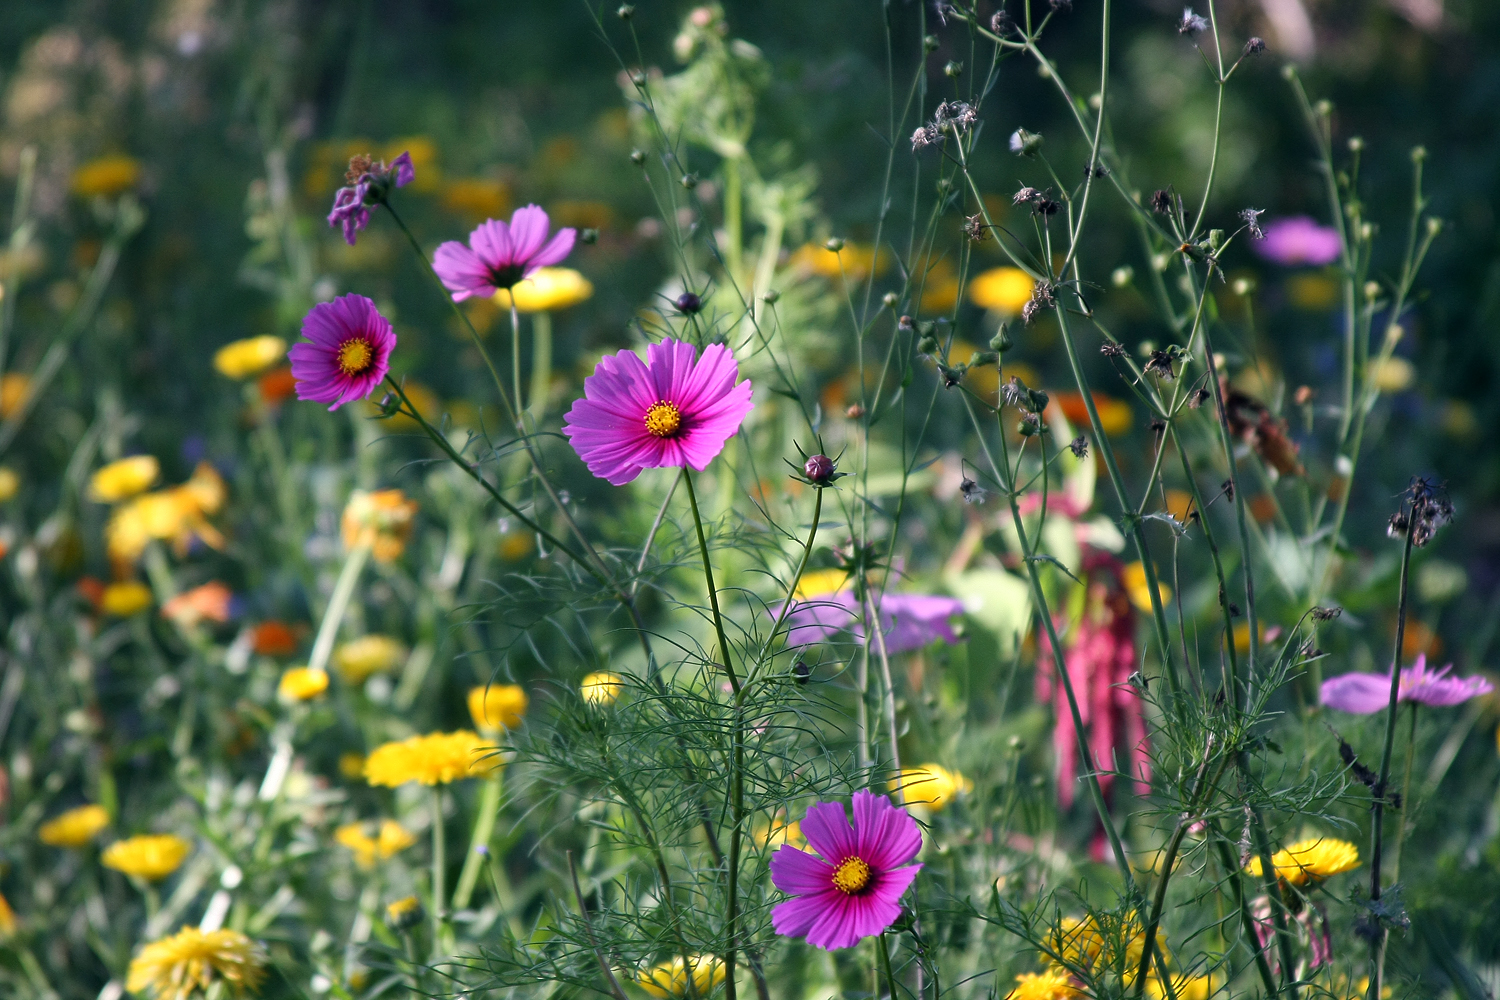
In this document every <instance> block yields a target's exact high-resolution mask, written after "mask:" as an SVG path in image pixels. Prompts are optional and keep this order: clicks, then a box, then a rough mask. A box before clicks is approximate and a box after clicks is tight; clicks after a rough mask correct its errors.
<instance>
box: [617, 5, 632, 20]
mask: <svg viewBox="0 0 1500 1000" xmlns="http://www.w3.org/2000/svg"><path fill="white" fill-rule="evenodd" d="M634 16H635V7H634V6H632V5H631V4H628V3H622V4H620V8H619V10H616V11H615V17H618V18H619V19H620V20H622V21H628V20H630V19H631V18H632V17H634Z"/></svg>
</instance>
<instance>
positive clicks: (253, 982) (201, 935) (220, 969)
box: [125, 927, 268, 1000]
mask: <svg viewBox="0 0 1500 1000" xmlns="http://www.w3.org/2000/svg"><path fill="white" fill-rule="evenodd" d="M267 961H268V958H267V956H266V951H265V949H264V948H262V947H261V946H260V945H258V944H256V943H255V942H254V941H252V940H250V939H249V938H248V937H246V936H245V935H243V934H241V933H240V932H239V931H231V930H217V931H203V930H199V929H198V928H196V927H184V928H183V929H182V930H180V931H178V932H177V933H176V934H173V935H172V936H171V937H166V938H162V939H161V940H160V941H153V942H151V943H150V944H148V945H146V947H144V948H142V949H141V953H140V954H139V955H137V956H136V957H135V958H134V959H132V960H131V962H130V972H129V974H128V975H127V976H126V977H125V988H126V989H127V990H129V991H130V992H132V993H149V994H150V995H151V996H152V997H153V998H154V1000H188V998H189V997H191V996H193V995H195V994H198V993H200V991H201V992H203V993H206V992H207V991H208V990H209V988H210V987H212V986H213V985H214V983H215V982H223V983H225V984H227V985H228V986H229V988H230V989H231V990H232V991H233V992H235V993H238V992H240V991H241V990H245V989H250V990H254V989H255V988H256V987H257V986H259V985H260V983H261V980H263V979H264V978H265V976H266V963H267Z"/></svg>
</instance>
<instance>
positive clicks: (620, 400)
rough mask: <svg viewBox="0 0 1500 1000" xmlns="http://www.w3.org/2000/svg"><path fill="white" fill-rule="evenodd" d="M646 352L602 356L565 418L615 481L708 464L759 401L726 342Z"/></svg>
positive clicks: (666, 345)
mask: <svg viewBox="0 0 1500 1000" xmlns="http://www.w3.org/2000/svg"><path fill="white" fill-rule="evenodd" d="M517 214H518V215H519V214H520V213H519V212H518V213H517ZM544 218H545V217H544ZM570 239H571V237H570ZM454 297H455V298H457V296H456V295H455V296H454ZM646 357H647V358H648V361H647V362H645V363H643V362H642V361H641V359H640V358H639V357H638V356H637V355H636V354H635V353H634V352H633V351H621V352H620V353H618V354H616V355H613V356H609V357H604V358H602V359H600V361H599V365H598V367H597V368H595V369H594V374H592V375H590V376H589V377H588V378H586V379H584V380H583V398H582V399H578V400H574V402H573V408H572V409H571V410H569V411H568V415H567V418H566V419H565V420H564V422H563V433H564V434H566V435H567V436H568V438H569V440H571V441H572V443H573V449H574V450H575V451H577V452H578V457H579V458H581V459H583V461H584V464H586V465H587V466H588V467H589V471H590V472H592V473H593V474H594V475H596V476H598V477H599V478H600V479H605V480H608V481H609V482H611V483H613V484H614V485H615V486H623V485H625V484H626V483H628V482H630V481H631V480H633V479H635V477H636V476H638V475H640V474H641V470H642V469H663V468H668V467H673V466H676V467H681V466H685V465H691V466H692V467H693V468H695V469H697V470H698V471H699V472H702V471H703V470H704V469H706V468H708V463H709V462H712V461H713V460H714V458H715V456H717V455H718V454H719V452H721V451H723V450H724V443H725V442H726V441H728V440H729V439H730V438H731V437H733V436H734V434H735V432H736V431H738V430H739V428H740V423H741V422H742V421H743V420H744V419H745V415H746V414H747V413H749V412H750V410H751V408H752V407H753V406H754V405H755V404H753V403H752V402H751V401H750V389H751V387H750V381H749V379H746V380H745V381H743V382H738V383H737V382H735V379H737V378H739V374H740V369H739V365H737V364H735V361H734V355H733V354H731V353H730V351H729V348H727V347H725V346H724V345H722V344H711V345H709V346H708V347H706V348H704V350H703V356H702V357H701V358H699V357H698V351H697V349H696V348H695V347H693V345H692V344H689V343H686V342H684V341H681V340H667V341H664V342H662V343H660V344H652V345H651V346H650V347H648V348H647V349H646Z"/></svg>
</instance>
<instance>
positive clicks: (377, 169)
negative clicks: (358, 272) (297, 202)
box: [328, 151, 417, 247]
mask: <svg viewBox="0 0 1500 1000" xmlns="http://www.w3.org/2000/svg"><path fill="white" fill-rule="evenodd" d="M416 176H417V171H416V168H415V167H413V166H412V162H411V153H410V151H407V152H404V153H402V154H401V155H400V156H398V157H396V158H395V159H394V160H392V161H391V162H390V164H389V165H387V164H386V162H385V161H384V160H376V159H372V158H371V157H370V156H368V155H360V156H355V157H351V158H350V160H349V170H348V172H347V173H345V174H344V180H345V181H346V182H347V183H346V185H345V186H344V187H341V188H339V189H338V192H337V193H335V194H334V196H333V210H332V211H331V212H329V213H328V225H330V226H332V227H334V228H338V227H340V226H342V227H343V230H344V242H345V243H348V244H349V245H350V246H351V247H352V246H354V242H355V234H356V233H358V232H359V231H360V230H361V229H363V228H365V226H367V225H369V222H370V210H371V209H373V208H376V207H378V206H380V205H384V204H386V200H387V199H388V198H389V197H390V193H391V190H392V188H400V187H406V185H408V184H410V183H411V182H412V181H413V180H415V179H416Z"/></svg>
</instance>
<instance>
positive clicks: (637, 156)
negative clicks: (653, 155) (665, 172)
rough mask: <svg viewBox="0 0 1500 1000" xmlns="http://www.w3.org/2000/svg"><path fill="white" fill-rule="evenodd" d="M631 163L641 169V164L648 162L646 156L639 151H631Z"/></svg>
mask: <svg viewBox="0 0 1500 1000" xmlns="http://www.w3.org/2000/svg"><path fill="white" fill-rule="evenodd" d="M630 162H631V163H634V164H635V165H636V166H638V167H639V166H640V165H641V164H643V163H645V162H646V154H645V153H643V152H641V151H640V150H639V149H632V150H631V151H630Z"/></svg>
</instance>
